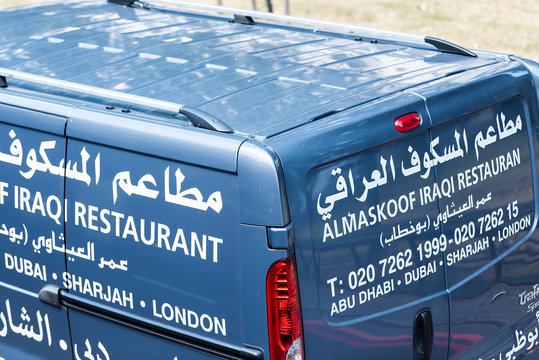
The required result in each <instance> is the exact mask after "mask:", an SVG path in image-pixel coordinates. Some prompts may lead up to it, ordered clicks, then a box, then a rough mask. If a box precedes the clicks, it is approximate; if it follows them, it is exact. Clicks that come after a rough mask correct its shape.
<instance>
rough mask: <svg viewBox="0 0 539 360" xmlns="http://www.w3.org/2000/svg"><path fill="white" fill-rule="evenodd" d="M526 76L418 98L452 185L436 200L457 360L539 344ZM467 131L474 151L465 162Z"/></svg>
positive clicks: (475, 77)
mask: <svg viewBox="0 0 539 360" xmlns="http://www.w3.org/2000/svg"><path fill="white" fill-rule="evenodd" d="M523 70H524V69H523V66H521V65H518V63H517V62H513V63H509V64H508V63H502V64H500V65H498V66H497V67H495V68H493V69H491V71H489V72H488V73H486V75H485V73H481V72H479V71H469V72H467V73H464V74H460V75H457V76H455V77H450V78H447V79H444V80H442V81H438V82H434V83H432V84H429V85H426V86H423V87H421V88H419V89H414V90H413V91H414V92H417V93H418V94H420V95H421V96H424V97H425V98H426V99H427V100H426V101H427V106H428V108H429V112H430V114H431V116H432V119H433V125H434V127H433V129H432V135H431V136H432V140H431V149H430V153H431V156H432V157H434V156H435V154H439V156H440V158H439V159H440V161H438V164H437V165H436V175H437V179H438V183H439V184H440V185H441V187H442V188H443V184H444V182H448V183H451V184H453V183H454V189H453V190H452V191H451V192H450V193H448V194H446V195H443V194H442V196H441V197H439V198H438V201H439V202H440V209H441V211H440V215H439V219H438V220H439V221H441V223H442V225H441V226H442V228H443V235H442V236H443V237H444V239H446V240H447V242H448V247H447V250H446V253H445V266H446V271H447V288H448V291H449V293H450V302H451V338H450V352H449V354H450V358H452V359H477V358H482V359H498V358H503V359H506V358H507V359H514V358H523V357H525V356H529V355H530V354H531V352H532V351H533V350H534V349H536V348H537V345H538V337H537V334H538V333H537V331H538V330H537V329H538V322H537V321H538V318H537V316H536V311H537V308H538V304H539V303H538V301H537V300H538V297H539V289H538V287H539V285H538V280H539V267H537V266H533V265H532V264H534V263H536V262H537V260H538V256H539V252H538V246H537V245H538V242H537V235H536V233H535V232H534V231H535V228H536V217H537V216H536V201H537V200H536V197H537V193H536V190H535V186H534V183H535V181H534V178H535V174H536V168H535V159H536V155H535V152H534V148H535V147H536V145H537V142H536V136H534V134H535V124H536V121H537V107H536V106H537V100H536V97H535V91H534V89H533V87H532V82H531V81H530V77H529V75H528V73H527V71H523ZM463 84H466V85H463ZM464 131H465V132H466V137H467V145H466V147H462V150H464V151H462V152H461V153H459V154H457V153H455V151H456V150H457V148H456V146H455V142H456V141H458V139H457V138H456V134H458V133H460V134H463V133H464ZM453 135H455V136H454V138H453V139H451V137H453ZM437 139H439V142H438V141H436V140H437ZM456 145H458V144H456ZM449 154H454V155H458V156H453V155H450V156H449ZM445 158H446V159H445ZM441 160H443V161H441ZM446 160H447V161H446Z"/></svg>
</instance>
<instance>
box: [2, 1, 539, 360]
mask: <svg viewBox="0 0 539 360" xmlns="http://www.w3.org/2000/svg"><path fill="white" fill-rule="evenodd" d="M0 20H2V23H3V24H5V25H6V26H5V28H6V31H3V32H2V33H1V34H0V45H1V46H0V68H7V69H12V70H17V71H23V72H26V73H29V74H33V75H39V76H46V77H49V78H52V79H58V80H65V81H70V82H71V83H73V84H83V85H89V86H94V87H97V88H103V89H107V90H114V91H119V92H123V93H127V94H134V95H137V96H143V97H146V98H149V99H155V100H158V101H167V102H170V103H174V104H184V105H188V106H192V107H195V108H198V109H201V110H203V111H206V112H208V113H210V114H212V115H213V116H216V117H217V118H218V119H220V120H222V121H224V122H225V123H226V124H228V125H229V126H230V127H231V128H232V129H233V132H232V133H231V134H224V133H218V132H215V131H211V130H206V129H200V128H196V127H194V126H191V125H189V122H188V121H186V118H185V117H184V116H182V115H180V114H176V113H171V112H170V109H169V110H166V111H165V110H163V109H159V108H155V107H150V106H146V105H145V106H142V105H140V104H138V105H137V104H128V103H127V102H126V103H122V102H121V101H117V100H113V99H106V98H105V99H103V98H98V97H97V96H90V95H85V93H84V91H79V92H73V91H66V90H62V88H61V87H53V86H44V85H40V84H39V83H38V82H35V81H34V82H32V81H29V80H26V81H22V80H17V79H16V78H10V77H8V78H7V83H8V87H7V88H3V89H0V169H1V172H0V238H2V237H3V238H4V241H1V242H0V244H3V245H1V246H0V248H1V250H2V258H1V260H0V264H1V266H2V271H1V272H0V289H1V291H0V320H2V319H3V318H5V320H2V321H0V357H5V358H6V359H17V358H28V359H32V358H36V359H38V358H43V359H62V358H76V359H77V358H82V357H83V356H86V357H88V358H89V357H90V355H91V356H94V358H96V359H97V356H99V357H100V358H102V359H104V358H110V359H118V358H120V359H121V358H133V359H137V358H140V359H143V358H158V359H161V358H162V359H184V358H189V359H200V360H205V359H217V358H219V359H222V358H224V359H260V358H266V359H269V342H268V321H267V308H266V306H267V305H266V276H267V271H268V269H269V268H270V266H271V265H272V264H273V263H274V262H275V261H277V260H279V259H283V258H285V257H287V256H290V255H292V254H295V259H296V264H297V271H298V278H299V293H300V297H301V307H302V321H303V322H302V325H303V341H304V344H305V354H306V358H307V359H335V360H337V359H351V358H358V357H361V358H365V359H380V358H398V359H414V343H417V341H418V337H419V336H418V334H417V328H418V326H419V325H418V323H416V322H415V319H416V317H417V315H418V314H421V313H422V312H424V311H428V313H429V314H430V315H431V317H432V322H433V353H432V358H433V359H446V358H451V359H470V358H485V359H486V358H489V359H490V358H496V359H497V358H499V357H501V358H505V357H506V356H507V354H508V353H510V355H514V356H516V357H524V356H533V355H534V354H535V353H534V351H536V349H537V346H538V345H539V344H536V343H535V342H536V341H538V339H537V338H536V337H534V336H535V335H534V334H535V329H537V328H538V325H539V324H538V322H537V321H538V320H537V319H538V318H537V313H536V311H537V304H538V302H537V296H539V295H537V294H539V290H538V286H539V285H537V282H538V280H537V279H538V275H539V273H538V271H539V269H538V266H537V264H538V261H539V251H538V249H539V247H538V242H539V236H538V235H537V231H536V224H537V208H538V196H537V185H536V184H537V168H536V164H535V159H537V158H538V156H539V153H538V152H537V145H538V144H537V141H538V137H537V131H536V127H537V120H538V119H539V110H538V98H539V92H538V90H537V81H538V79H539V71H538V70H537V69H538V68H539V67H538V66H537V65H536V64H535V63H532V62H528V61H521V60H515V59H512V58H509V57H505V56H500V55H494V54H489V53H484V52H483V53H481V52H479V53H478V54H479V56H478V57H477V58H470V57H462V56H458V55H454V54H446V53H440V52H438V51H435V50H430V49H427V48H424V47H414V46H412V45H411V44H399V43H395V42H392V43H389V42H383V41H381V42H380V43H370V42H365V41H360V40H359V39H357V38H355V37H354V36H351V35H350V34H336V33H330V32H323V33H313V32H312V31H308V30H306V29H301V28H295V27H292V26H286V25H282V24H278V25H277V24H270V23H264V22H256V25H254V26H253V25H242V24H239V23H230V22H229V21H228V20H229V19H227V18H225V17H217V16H209V15H203V14H196V13H188V12H167V11H163V10H158V9H153V10H147V9H141V8H128V7H123V6H119V5H114V4H107V3H105V2H102V1H101V2H100V1H86V2H67V3H63V4H52V5H42V6H34V7H28V8H21V9H14V10H8V11H2V12H0ZM15 24H16V25H17V26H15ZM15 27H16V28H17V29H19V30H14V29H15ZM523 63H524V64H523ZM410 113H417V114H419V115H420V117H421V119H422V122H421V125H420V126H419V127H417V128H415V129H413V130H411V131H408V132H405V133H399V132H398V131H397V130H396V129H395V126H394V121H395V119H397V118H398V117H400V116H403V115H406V114H410ZM487 168H488V170H486V169H487ZM45 284H53V285H56V286H58V287H59V288H62V289H63V290H62V292H61V293H62V294H64V295H63V296H64V297H63V302H62V304H63V306H61V307H53V306H51V305H50V304H46V303H44V302H41V301H39V300H38V299H37V294H38V293H39V291H40V289H41V288H42V286H43V285H45ZM66 294H67V295H66ZM1 315H4V317H2V316H1ZM68 315H69V317H68ZM8 316H10V317H9V318H8ZM15 318H16V319H17V320H16V321H15V320H14V319H15ZM8 319H10V320H9V321H8ZM10 321H11V322H10ZM19 324H20V325H19ZM26 325H27V326H26ZM2 326H3V327H2ZM25 326H26V327H25ZM32 326H33V327H32ZM24 329H26V330H24ZM523 336H524V337H523ZM523 339H524V340H523Z"/></svg>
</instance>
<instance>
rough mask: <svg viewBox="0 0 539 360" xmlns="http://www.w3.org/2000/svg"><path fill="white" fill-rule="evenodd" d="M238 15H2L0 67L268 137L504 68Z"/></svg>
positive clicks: (52, 9)
mask: <svg viewBox="0 0 539 360" xmlns="http://www.w3.org/2000/svg"><path fill="white" fill-rule="evenodd" d="M231 19H233V18H232V17H226V16H211V15H208V14H204V13H194V12H186V11H179V10H176V11H171V10H165V9H158V8H153V9H151V10H150V9H144V8H136V7H126V6H121V5H117V4H112V3H107V2H104V1H84V2H68V3H65V2H63V3H57V4H46V5H38V6H37V5H34V6H31V7H22V8H14V9H9V10H4V11H0V22H1V23H2V24H3V30H2V32H1V33H0V67H2V68H8V69H13V70H16V71H21V72H25V73H30V74H34V75H40V76H46V77H49V78H54V79H59V80H66V81H70V82H74V83H78V84H84V85H90V86H94V87H99V88H103V89H108V90H115V91H120V92H124V93H130V94H135V95H139V96H143V97H148V98H152V99H156V100H161V101H169V102H175V103H181V104H185V105H189V106H190V107H194V108H197V109H200V110H203V111H205V112H207V113H209V114H212V115H213V116H215V117H216V118H218V119H220V120H221V121H223V122H224V123H226V124H227V125H228V126H230V127H231V128H232V129H233V130H234V131H235V132H236V133H239V134H246V135H256V136H260V137H270V136H273V135H276V134H279V133H283V132H285V131H287V130H289V129H292V128H296V127H298V126H301V125H303V124H306V123H309V122H312V121H314V120H316V119H320V118H322V117H326V116H328V115H331V114H334V113H336V112H340V111H343V110H346V109H349V108H352V107H355V106H358V105H360V104H364V103H366V102H369V101H372V100H374V99H378V98H381V97H384V96H387V95H390V94H393V93H396V92H399V91H403V90H405V89H407V88H410V87H413V86H416V85H418V84H421V83H425V82H429V81H432V80H435V79H438V78H442V77H445V76H448V75H450V74H455V73H458V72H462V71H465V70H468V69H472V68H477V67H481V66H485V65H488V64H491V63H493V62H496V61H499V59H497V58H496V57H495V56H494V55H480V56H478V57H469V56H462V55H457V54H451V53H446V52H441V51H439V50H438V49H436V48H434V47H432V48H429V46H414V45H413V44H409V43H404V42H400V43H399V42H396V41H384V40H383V39H380V40H378V39H373V38H370V39H364V38H361V37H360V36H359V35H354V34H349V33H348V34H344V33H333V32H328V31H325V32H317V31H316V30H315V29H313V28H308V27H304V28H301V27H295V26H290V25H283V24H277V23H271V22H259V21H256V22H254V24H249V21H244V23H241V21H235V22H234V21H231ZM238 19H239V18H237V19H236V20H238ZM244 20H245V17H244ZM247 20H249V18H247ZM40 90H41V91H49V92H54V90H52V89H50V87H42V88H40ZM64 95H65V94H64ZM69 96H70V97H76V98H81V99H84V100H88V99H91V98H88V97H84V96H83V95H81V94H78V95H77V94H69ZM93 100H94V101H95V99H93ZM100 101H101V102H103V100H100ZM98 102H99V101H98Z"/></svg>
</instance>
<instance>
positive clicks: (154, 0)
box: [109, 0, 477, 57]
mask: <svg viewBox="0 0 539 360" xmlns="http://www.w3.org/2000/svg"><path fill="white" fill-rule="evenodd" d="M109 1H111V2H119V1H120V2H121V1H122V0H109ZM123 1H125V0H123ZM131 4H132V5H139V6H141V7H143V8H146V9H150V8H151V7H152V6H164V7H165V8H167V9H169V10H179V8H185V9H195V10H204V11H212V12H216V13H220V14H231V15H233V16H234V20H235V21H237V19H249V20H250V21H253V22H249V25H252V24H254V20H256V18H258V19H264V20H272V21H277V22H284V23H290V24H299V25H306V26H310V27H313V32H317V31H322V30H330V31H331V30H333V31H339V32H345V33H349V34H350V35H355V36H359V37H364V38H369V39H376V40H385V41H392V42H404V43H408V44H413V45H420V46H425V45H427V46H428V45H432V46H434V47H435V48H436V49H438V50H440V51H443V52H447V53H452V54H457V55H466V56H474V57H475V56H477V55H475V54H474V53H473V52H471V51H469V50H467V49H464V48H463V47H460V46H458V45H455V44H453V43H450V42H449V41H445V40H440V39H435V38H432V37H428V36H427V37H425V36H420V35H412V34H405V33H400V32H396V31H388V30H377V29H371V28H367V27H362V26H353V25H343V24H338V23H334V22H329V21H320V20H311V19H305V18H301V17H297V16H290V15H279V14H274V13H266V12H262V11H253V10H243V9H236V8H231V7H226V6H215V5H206V4H198V3H196V4H195V3H191V2H186V1H181V0H133V1H131V2H130V5H131ZM240 22H241V21H240ZM241 23H243V22H241Z"/></svg>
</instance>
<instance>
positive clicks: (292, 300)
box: [266, 257, 304, 360]
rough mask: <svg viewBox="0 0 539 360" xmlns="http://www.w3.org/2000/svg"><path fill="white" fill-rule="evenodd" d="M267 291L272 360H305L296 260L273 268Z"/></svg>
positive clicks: (269, 274)
mask: <svg viewBox="0 0 539 360" xmlns="http://www.w3.org/2000/svg"><path fill="white" fill-rule="evenodd" d="M266 289H267V296H268V324H269V344H270V355H271V360H304V356H303V340H302V326H301V309H300V304H299V292H298V282H297V277H296V269H295V265H294V257H290V258H288V259H283V260H279V261H277V262H276V263H275V264H273V265H272V266H271V268H270V270H269V272H268V279H267V284H266Z"/></svg>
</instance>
